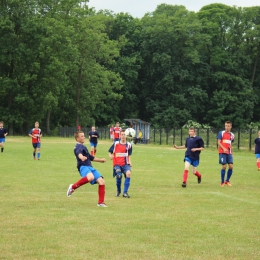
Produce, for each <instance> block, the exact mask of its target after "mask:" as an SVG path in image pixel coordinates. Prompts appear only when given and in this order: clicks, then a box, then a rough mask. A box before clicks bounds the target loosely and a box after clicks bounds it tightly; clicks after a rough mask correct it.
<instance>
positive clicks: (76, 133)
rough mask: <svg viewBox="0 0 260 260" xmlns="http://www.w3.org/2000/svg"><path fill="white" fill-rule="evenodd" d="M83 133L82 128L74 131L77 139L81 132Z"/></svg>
mask: <svg viewBox="0 0 260 260" xmlns="http://www.w3.org/2000/svg"><path fill="white" fill-rule="evenodd" d="M81 133H83V134H84V132H83V131H81V130H80V131H77V132H75V133H74V137H75V139H76V140H77V138H78V137H79V134H81Z"/></svg>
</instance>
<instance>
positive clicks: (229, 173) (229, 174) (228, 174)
mask: <svg viewBox="0 0 260 260" xmlns="http://www.w3.org/2000/svg"><path fill="white" fill-rule="evenodd" d="M232 173H233V170H232V169H228V172H227V179H226V181H229V179H230V178H231V175H232Z"/></svg>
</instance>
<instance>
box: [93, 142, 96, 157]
mask: <svg viewBox="0 0 260 260" xmlns="http://www.w3.org/2000/svg"><path fill="white" fill-rule="evenodd" d="M96 153H97V144H95V145H94V155H93V156H96Z"/></svg>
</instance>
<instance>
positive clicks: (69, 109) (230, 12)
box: [0, 0, 260, 134]
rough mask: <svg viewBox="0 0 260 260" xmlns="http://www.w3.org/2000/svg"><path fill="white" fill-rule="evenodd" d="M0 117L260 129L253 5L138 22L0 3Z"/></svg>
mask: <svg viewBox="0 0 260 260" xmlns="http://www.w3.org/2000/svg"><path fill="white" fill-rule="evenodd" d="M0 36H1V37H0V46H1V48H0V111H1V113H0V119H1V120H3V121H5V126H8V129H9V132H10V133H11V134H12V132H13V131H14V132H17V133H21V134H23V133H24V132H26V131H27V130H28V129H30V128H31V127H32V126H33V124H34V122H35V121H36V120H37V121H39V122H40V124H41V126H42V128H44V130H45V132H46V133H47V134H50V133H51V132H52V131H53V130H54V129H57V127H59V126H77V125H82V126H90V125H92V124H96V125H98V126H105V125H108V124H111V123H112V122H115V121H122V120H123V119H124V118H141V119H143V120H145V121H148V122H151V123H152V124H153V125H154V126H160V127H165V128H177V127H181V126H183V125H184V124H185V123H186V122H187V121H188V120H193V121H196V122H200V123H201V124H208V125H210V126H212V127H221V126H223V122H224V121H225V120H230V121H232V122H233V125H234V126H235V127H237V128H239V127H240V128H243V127H246V126H247V125H248V124H250V123H251V122H259V121H260V120H259V113H260V106H259V104H260V96H259V90H260V68H259V58H260V6H255V7H246V8H241V7H231V6H227V5H224V4H210V5H206V6H204V7H202V8H201V10H200V11H199V12H197V13H195V12H192V11H189V10H187V9H186V7H185V6H182V5H167V4H161V5H158V6H157V8H156V10H155V11H154V12H151V13H147V14H145V15H144V16H143V17H142V18H141V19H139V18H134V17H132V16H131V15H129V14H128V13H117V14H115V13H114V12H113V11H110V10H102V11H99V12H97V11H95V10H94V9H91V8H89V7H88V4H87V1H79V0H63V1H56V0H3V1H1V2H0Z"/></svg>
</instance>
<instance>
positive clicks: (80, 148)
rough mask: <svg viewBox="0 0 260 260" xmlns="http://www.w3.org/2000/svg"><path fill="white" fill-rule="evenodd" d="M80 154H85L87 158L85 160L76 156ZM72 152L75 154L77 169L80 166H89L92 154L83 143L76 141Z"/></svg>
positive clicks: (92, 158)
mask: <svg viewBox="0 0 260 260" xmlns="http://www.w3.org/2000/svg"><path fill="white" fill-rule="evenodd" d="M80 153H81V154H82V155H83V156H86V157H87V158H88V159H87V160H86V161H84V162H83V161H81V160H80V159H79V157H78V155H79V154H80ZM74 154H75V156H76V160H77V168H78V170H79V169H80V167H81V166H83V165H84V166H91V167H92V164H91V161H93V160H94V158H95V157H94V156H92V155H91V154H89V152H88V149H87V147H86V146H85V145H83V144H80V143H77V144H76V146H75V148H74Z"/></svg>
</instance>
